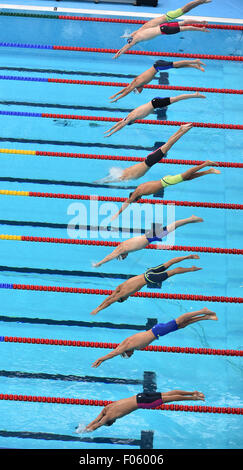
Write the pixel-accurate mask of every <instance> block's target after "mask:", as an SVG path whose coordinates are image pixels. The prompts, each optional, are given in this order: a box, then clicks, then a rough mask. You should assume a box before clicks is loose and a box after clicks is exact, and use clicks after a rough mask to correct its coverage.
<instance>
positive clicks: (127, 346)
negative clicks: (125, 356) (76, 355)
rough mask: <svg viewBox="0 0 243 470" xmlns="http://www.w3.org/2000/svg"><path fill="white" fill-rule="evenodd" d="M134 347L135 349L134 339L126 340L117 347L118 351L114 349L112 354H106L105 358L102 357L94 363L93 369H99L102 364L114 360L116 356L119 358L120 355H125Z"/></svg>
mask: <svg viewBox="0 0 243 470" xmlns="http://www.w3.org/2000/svg"><path fill="white" fill-rule="evenodd" d="M132 347H133V341H132V339H131V338H126V339H124V341H122V342H121V343H120V344H119V345H118V346H117V347H116V349H114V350H113V351H111V352H110V353H108V354H106V355H105V356H102V357H100V358H99V359H97V360H96V361H95V362H93V364H92V367H99V366H100V365H101V364H102V362H104V361H107V360H109V359H112V358H113V357H115V356H119V355H120V354H122V353H124V352H125V351H127V350H128V349H131V348H132Z"/></svg>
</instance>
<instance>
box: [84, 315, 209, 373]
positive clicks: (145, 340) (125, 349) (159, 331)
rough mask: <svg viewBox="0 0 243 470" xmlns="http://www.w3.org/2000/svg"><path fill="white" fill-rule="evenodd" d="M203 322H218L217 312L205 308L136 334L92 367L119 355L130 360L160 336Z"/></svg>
mask: <svg viewBox="0 0 243 470" xmlns="http://www.w3.org/2000/svg"><path fill="white" fill-rule="evenodd" d="M202 320H218V318H217V316H216V313H215V312H212V310H209V309H208V308H206V307H204V308H202V309H201V310H197V311H195V312H188V313H183V314H182V315H180V316H179V317H178V318H176V319H175V320H171V321H169V322H167V323H157V324H156V325H154V326H153V328H151V329H150V330H147V331H143V332H141V333H136V334H135V335H132V336H129V337H128V338H126V339H125V340H124V341H122V342H121V343H120V344H119V345H118V346H117V347H116V348H115V349H113V350H112V351H111V352H110V353H108V354H106V355H105V356H102V357H100V358H99V359H97V360H96V361H95V362H94V363H93V364H92V367H95V368H96V367H99V366H100V365H101V364H102V362H104V361H107V360H109V359H112V358H113V357H115V356H119V355H121V356H122V357H125V358H129V357H131V356H132V355H133V353H134V351H137V350H141V349H144V348H146V347H147V346H149V344H151V343H153V342H154V341H155V340H156V339H159V337H160V336H165V335H167V334H168V333H172V332H173V331H176V330H179V329H182V328H185V327H186V326H189V325H192V324H194V323H197V322H200V321H202Z"/></svg>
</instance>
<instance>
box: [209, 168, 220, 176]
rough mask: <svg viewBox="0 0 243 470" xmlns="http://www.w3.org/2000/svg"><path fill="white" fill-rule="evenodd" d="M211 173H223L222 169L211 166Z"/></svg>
mask: <svg viewBox="0 0 243 470" xmlns="http://www.w3.org/2000/svg"><path fill="white" fill-rule="evenodd" d="M209 171H210V173H215V174H216V175H219V174H220V173H221V171H220V170H216V169H215V168H211V170H209Z"/></svg>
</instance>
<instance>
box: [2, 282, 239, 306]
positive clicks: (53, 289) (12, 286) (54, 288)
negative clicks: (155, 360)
mask: <svg viewBox="0 0 243 470" xmlns="http://www.w3.org/2000/svg"><path fill="white" fill-rule="evenodd" d="M0 288H1V289H16V290H31V291H43V292H64V293H70V294H91V295H111V294H112V293H113V292H114V291H113V290H109V289H86V288H81V287H60V286H43V285H41V286H40V285H33V284H3V283H0ZM131 297H141V298H150V299H178V300H195V301H201V302H205V301H208V302H226V303H239V304H241V303H243V297H225V296H216V295H213V296H210V295H198V294H167V293H159V292H136V293H135V294H132V295H131Z"/></svg>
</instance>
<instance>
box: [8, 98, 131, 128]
mask: <svg viewBox="0 0 243 470" xmlns="http://www.w3.org/2000/svg"><path fill="white" fill-rule="evenodd" d="M1 104H3V105H7V106H10V105H14V106H30V107H38V108H58V109H79V110H88V111H101V112H103V111H110V112H112V113H115V112H119V113H130V112H131V111H132V109H131V108H129V109H128V108H111V107H105V106H80V105H76V104H60V103H37V102H32V101H6V100H4V101H0V105H1ZM65 120H66V121H69V119H68V118H66V119H65ZM53 121H55V122H62V121H59V120H56V119H55V118H54V119H53ZM60 125H61V124H60ZM69 125H71V123H70V124H69ZM73 125H75V124H73Z"/></svg>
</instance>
